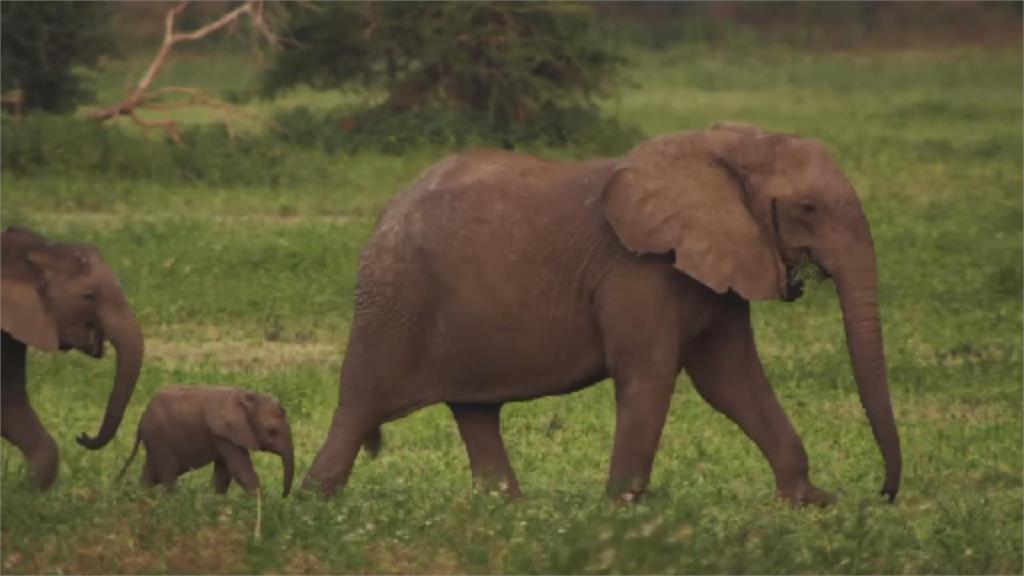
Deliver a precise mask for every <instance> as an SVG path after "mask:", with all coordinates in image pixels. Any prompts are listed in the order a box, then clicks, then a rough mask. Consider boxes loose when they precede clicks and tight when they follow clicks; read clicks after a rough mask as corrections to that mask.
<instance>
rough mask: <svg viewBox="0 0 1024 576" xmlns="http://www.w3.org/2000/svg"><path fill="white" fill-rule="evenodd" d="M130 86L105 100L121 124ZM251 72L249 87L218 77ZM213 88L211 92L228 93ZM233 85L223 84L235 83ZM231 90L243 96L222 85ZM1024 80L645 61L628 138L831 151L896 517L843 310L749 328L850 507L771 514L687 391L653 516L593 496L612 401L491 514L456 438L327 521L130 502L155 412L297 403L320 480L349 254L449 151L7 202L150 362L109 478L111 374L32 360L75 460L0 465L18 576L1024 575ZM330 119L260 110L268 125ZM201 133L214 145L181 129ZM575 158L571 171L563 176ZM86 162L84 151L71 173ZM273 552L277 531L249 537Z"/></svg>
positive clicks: (270, 500) (548, 438) (298, 503)
mask: <svg viewBox="0 0 1024 576" xmlns="http://www.w3.org/2000/svg"><path fill="white" fill-rule="evenodd" d="M237 66H238V63H237V62H236V63H232V62H230V61H229V62H220V61H218V60H200V59H190V60H184V61H182V62H180V63H178V64H176V65H175V67H174V68H171V69H170V70H169V71H168V74H170V75H172V76H173V75H180V78H181V79H182V80H181V81H188V82H195V83H203V82H205V83H206V84H205V85H207V86H210V87H212V88H225V87H229V86H225V85H224V84H223V83H226V82H237V83H238V84H240V85H244V84H245V83H247V82H249V81H250V80H251V79H250V78H249V77H248V76H246V75H245V74H242V73H239V72H237ZM125 70H126V67H125V66H121V67H116V66H115V67H114V68H113V69H112V70H110V71H108V73H107V75H106V76H105V77H104V78H103V79H102V80H103V86H105V87H106V88H105V90H107V92H106V93H107V94H116V93H117V91H118V90H119V87H120V86H121V85H122V84H123V83H124V78H125V77H126V74H127V73H126V71H125ZM228 70H230V71H231V72H227V71H228ZM218 71H220V72H218ZM225 79H227V80H225ZM218 81H220V82H222V84H217V82H218ZM1022 81H1024V78H1022V62H1021V56H1020V53H1019V51H1014V50H1011V51H1007V52H975V51H969V50H948V51H932V52H899V53H863V54H861V53H858V54H848V53H817V54H813V53H809V52H808V53H795V52H790V51H784V50H763V51H753V50H746V51H745V50H740V51H733V52H729V53H715V52H712V51H710V50H707V49H701V48H685V49H684V48H680V49H676V50H670V51H664V52H657V53H651V54H637V55H636V57H635V69H634V70H633V73H632V86H631V87H629V88H627V89H626V90H624V91H623V93H622V95H621V96H620V97H619V98H618V99H617V100H614V101H609V102H607V103H605V107H606V109H607V110H608V112H609V113H611V114H614V115H616V116H617V117H618V118H620V119H622V120H623V121H626V122H631V123H635V124H637V125H639V126H640V127H642V129H643V130H644V131H645V132H646V133H647V134H648V135H652V136H653V135H655V134H659V133H664V132H671V131H678V130H684V129H690V128H701V127H706V126H708V125H709V124H711V123H712V122H714V121H715V120H719V119H732V120H743V121H749V122H756V123H759V124H761V125H762V126H764V127H765V128H768V129H773V130H779V131H791V132H797V133H803V134H808V135H814V136H817V137H819V138H821V139H823V140H824V141H826V142H827V143H828V144H829V145H830V146H831V147H832V148H833V150H834V151H835V153H836V155H837V157H838V159H839V161H840V164H841V165H842V166H843V168H844V170H845V171H846V173H847V174H848V176H849V177H850V179H851V180H852V182H853V183H854V185H855V186H856V187H857V190H858V192H859V194H860V196H861V198H862V200H863V202H864V204H865V209H866V211H867V213H868V217H869V219H870V222H871V225H872V228H873V232H874V237H875V243H876V247H877V252H878V257H879V265H880V282H881V295H880V296H881V305H882V316H883V323H884V329H885V337H886V350H887V354H888V359H889V371H890V383H891V386H892V391H893V398H894V404H895V409H896V414H897V420H898V424H899V426H900V431H901V434H902V437H903V447H904V455H905V465H904V485H903V490H902V492H901V494H900V497H899V500H898V501H897V503H896V505H892V506H890V505H886V504H884V503H883V502H882V501H881V500H880V499H879V498H878V497H877V496H876V491H877V489H878V487H879V485H880V483H881V479H882V463H881V458H880V456H879V454H878V451H877V448H876V446H875V444H874V442H873V439H872V437H871V432H870V428H869V426H868V425H867V421H866V419H865V418H864V415H863V412H862V410H861V407H860V404H859V402H858V399H857V394H856V391H855V387H854V384H853V381H852V376H851V371H850V367H849V360H848V356H847V354H846V348H845V341H844V339H843V335H842V326H841V322H840V319H839V309H838V306H837V302H836V298H835V295H834V291H833V289H832V286H831V284H829V283H820V284H817V285H814V286H812V287H811V288H810V290H809V291H808V294H807V295H806V296H805V297H804V298H803V299H801V300H799V301H798V302H796V303H793V304H783V303H765V304H758V305H756V306H755V322H756V327H757V331H758V339H759V345H760V348H761V351H762V357H763V359H764V361H765V364H766V368H767V370H768V372H769V376H770V378H771V380H772V382H773V383H774V384H775V388H776V391H777V392H778V394H779V396H780V397H781V400H782V402H783V404H784V405H785V406H786V409H787V411H788V413H789V415H790V417H791V418H792V420H793V421H794V423H795V425H796V427H797V429H798V430H799V431H800V433H801V435H802V437H803V439H804V442H805V444H806V447H807V450H808V452H809V455H810V459H811V464H812V474H813V478H814V479H815V481H816V482H817V483H818V484H819V485H821V486H822V487H823V488H825V489H828V490H831V491H833V492H834V493H836V494H837V495H838V497H839V499H838V502H837V504H836V505H834V506H832V507H829V508H826V509H813V510H795V509H792V508H790V507H788V506H786V505H784V504H781V503H778V502H776V501H774V500H773V498H772V493H773V485H772V477H771V473H770V470H769V468H768V466H767V464H766V462H765V461H764V460H763V458H762V457H761V456H760V455H759V454H758V453H757V450H756V449H755V447H754V446H753V444H752V443H750V442H749V441H748V440H747V439H746V438H745V437H744V436H743V435H742V433H741V432H740V431H739V429H738V428H736V427H735V426H734V425H733V424H731V423H730V422H729V421H728V420H726V419H725V418H724V417H722V416H720V415H719V414H717V413H716V412H714V411H713V410H712V409H711V408H710V407H708V406H707V405H706V404H705V403H704V402H703V401H701V400H700V398H699V397H698V396H697V394H695V393H694V391H693V389H692V387H691V386H690V384H689V382H687V381H686V378H685V377H681V378H680V382H679V386H678V388H677V392H676V397H675V399H674V404H673V407H672V411H671V413H670V415H669V421H668V424H667V428H666V430H665V434H664V436H663V439H662V444H661V448H660V451H659V454H658V458H657V460H656V463H655V471H654V475H653V479H652V484H653V493H652V495H651V496H650V497H649V498H648V499H646V500H644V501H643V502H642V503H641V504H639V505H632V506H626V505H616V504H612V503H610V502H608V501H607V500H605V498H604V497H603V488H604V480H605V476H606V473H607V469H608V464H609V457H610V451H611V440H612V430H613V426H614V418H613V415H614V403H613V395H612V388H611V386H610V384H609V383H602V384H600V385H598V386H595V387H592V388H590V389H587V390H585V391H582V392H580V393H577V394H573V395H570V396H565V397H559V398H549V399H543V400H538V401H533V402H529V403H523V404H516V405H510V406H508V407H507V408H506V410H505V412H504V415H503V427H504V429H505V437H506V441H507V444H508V447H509V450H510V453H511V458H512V461H513V464H514V465H515V466H516V469H517V472H518V474H519V479H520V482H521V484H522V487H523V489H524V491H525V492H526V495H527V497H526V498H525V499H524V500H522V501H519V502H516V503H514V504H509V503H507V502H506V501H505V500H504V499H503V498H501V497H500V496H497V495H493V494H479V493H474V492H473V490H472V488H471V484H470V478H469V470H468V464H467V458H466V456H465V453H464V449H463V446H462V443H461V441H460V440H459V438H458V434H457V432H456V428H455V425H454V422H453V421H452V420H451V417H450V415H449V413H448V412H447V409H446V408H443V407H434V408H430V409H426V410H422V411H420V412H418V413H415V414H413V415H412V416H410V417H407V418H405V419H403V420H400V421H397V422H395V423H393V424H389V425H388V426H386V427H385V435H386V446H385V450H384V452H383V453H382V454H381V456H380V457H379V458H378V459H377V460H373V461H371V460H369V459H367V458H365V457H364V456H361V457H360V460H359V461H358V462H357V464H356V468H355V471H354V473H353V476H352V478H351V480H350V483H349V486H348V488H347V489H346V490H345V492H344V493H343V494H342V495H341V497H339V498H336V499H335V500H333V501H330V502H325V501H322V500H320V499H317V498H312V497H309V496H305V495H301V494H300V495H299V496H298V497H292V498H289V499H282V498H281V497H280V496H279V492H280V490H279V488H280V482H281V480H280V465H279V461H278V460H277V459H276V458H274V457H272V456H270V455H258V456H257V457H256V461H257V468H258V471H259V473H260V476H261V479H262V480H263V482H264V485H265V486H266V487H267V493H266V494H265V495H264V497H263V498H262V501H261V502H258V501H257V500H256V499H253V498H247V497H245V496H244V495H243V494H241V493H240V492H239V491H238V490H237V488H234V489H232V492H231V493H230V494H229V495H228V496H227V497H218V496H215V495H214V494H213V493H212V490H211V488H210V484H209V482H210V474H211V471H209V470H204V471H202V472H196V473H192V474H191V475H188V476H185V477H184V478H183V479H182V480H183V481H182V482H181V483H180V484H179V490H178V491H177V492H176V493H173V494H167V493H164V492H162V491H154V492H145V491H143V490H141V489H140V488H138V487H137V486H136V481H135V478H136V477H137V475H138V469H139V463H138V462H136V463H135V464H134V467H133V468H132V469H131V470H130V472H129V475H130V477H131V479H130V480H128V479H126V480H124V481H123V482H121V483H116V482H115V479H114V476H115V474H116V473H117V470H118V469H119V468H120V465H121V463H122V462H123V461H124V459H125V458H126V457H127V454H128V452H129V449H130V448H131V443H132V441H133V437H134V429H135V424H136V422H137V420H138V417H139V415H140V414H141V411H142V409H143V408H144V406H145V404H146V401H147V400H148V399H149V398H150V396H151V395H152V394H153V392H154V391H155V390H156V389H157V388H159V387H161V386H164V385H167V384H171V383H190V384H199V383H219V384H227V385H234V386H241V387H247V388H253V389H258V390H263V391H268V392H272V393H274V394H276V395H277V396H278V397H279V398H280V399H281V400H282V402H283V404H284V405H285V406H286V407H287V409H288V411H289V414H290V417H291V420H292V425H293V428H294V435H295V440H296V447H297V457H296V469H297V474H298V475H299V476H300V478H299V479H301V475H302V474H304V473H305V470H306V469H307V467H308V466H309V464H310V462H311V461H312V458H313V456H314V454H315V452H316V450H317V449H318V448H319V446H320V443H321V442H322V441H323V438H324V436H325V433H326V430H327V425H328V423H329V421H330V417H331V414H332V411H333V408H334V406H335V403H336V400H337V375H338V367H339V364H340V360H341V356H342V351H343V349H344V346H345V343H346V340H347V334H348V326H349V322H350V320H351V314H352V312H351V310H352V289H353V285H354V281H355V269H356V262H357V258H358V253H359V249H360V246H361V245H362V244H363V243H364V242H365V241H366V239H367V238H368V236H369V234H370V232H371V229H372V226H373V222H374V219H375V217H376V214H377V213H378V212H379V211H380V210H381V209H382V208H383V206H384V205H385V203H386V202H387V200H388V198H389V197H390V196H391V195H392V194H394V193H395V192H396V191H397V190H398V189H399V188H400V187H401V186H402V185H403V184H404V183H406V182H408V181H410V180H411V179H412V178H413V177H414V176H415V175H416V174H417V173H418V172H419V171H420V170H421V169H422V168H423V167H425V166H427V165H429V164H430V163H432V162H434V161H436V160H438V159H439V158H440V157H442V156H443V155H444V153H445V152H446V151H445V150H440V149H426V150H417V151H414V152H411V153H408V154H405V155H403V156H401V157H398V156H385V155H375V154H360V155H354V156H344V155H338V156H333V157H330V158H325V157H321V156H320V155H318V154H316V153H314V152H303V153H302V154H304V156H300V157H299V158H298V160H296V159H292V160H291V161H292V162H293V164H294V165H295V166H297V167H301V170H299V169H297V170H296V172H295V175H294V179H293V180H291V181H289V182H288V183H287V184H285V185H280V186H277V187H272V188H260V187H244V188H243V187H235V188H232V187H217V188H213V187H209V186H203V185H196V186H183V185H180V184H167V183H162V182H155V181H144V180H143V181H140V180H138V179H135V180H131V181H128V180H121V179H118V178H117V177H116V176H105V177H99V176H89V175H75V174H59V173H58V174H54V173H38V174H31V175H22V176H14V175H11V174H4V175H3V177H2V186H3V199H2V200H3V211H2V219H3V224H4V225H7V224H12V223H20V224H27V225H30V226H33V227H35V228H37V229H38V230H40V231H42V232H44V233H46V234H48V235H51V236H53V237H56V238H61V239H75V240H79V239H80V240H87V241H89V242H93V243H95V244H96V245H98V246H99V247H101V249H102V251H103V253H104V254H105V256H106V258H107V260H108V261H109V262H111V263H112V265H113V266H114V268H115V269H116V270H117V271H118V272H119V275H120V278H121V281H122V283H123V285H124V288H125V290H126V292H127V293H128V295H129V299H130V300H131V302H132V304H133V306H134V308H135V310H136V313H137V316H138V318H139V319H140V321H141V323H142V325H143V328H144V330H145V332H146V336H147V360H146V363H145V365H144V368H143V374H142V378H141V380H140V383H139V386H138V389H137V391H136V393H135V397H134V399H133V402H132V405H131V407H130V409H129V412H128V414H127V416H126V418H125V423H124V425H123V426H122V430H121V433H120V434H119V435H118V437H117V438H116V439H115V441H114V442H112V444H111V445H110V446H109V447H107V448H106V449H104V450H102V451H98V452H89V451H86V450H83V449H81V448H80V447H78V446H77V445H76V444H75V442H74V436H75V435H76V434H77V433H79V432H83V431H88V432H93V431H94V430H95V429H96V427H97V426H98V423H99V420H100V416H101V412H102V409H103V405H104V402H105V399H106V395H107V393H108V391H109V388H110V382H111V379H112V372H113V360H112V355H111V357H110V358H108V359H106V360H103V361H100V362H97V361H93V360H90V359H88V358H86V357H84V356H82V355H80V354H53V355H46V354H41V353H32V354H31V357H30V385H29V390H30V394H31V395H32V397H33V400H34V403H35V405H36V407H37V409H38V410H39V412H40V414H41V416H42V418H43V420H44V422H45V423H46V425H47V426H48V427H49V429H50V430H51V431H52V432H53V433H54V435H55V436H56V438H57V440H58V443H59V444H60V447H61V450H62V458H63V460H62V465H61V475H60V478H59V480H58V482H57V484H56V486H55V488H54V489H53V490H52V491H51V492H49V493H45V494H40V493H37V492H36V491H35V490H34V489H33V488H32V487H31V486H30V485H29V484H28V482H27V481H26V480H25V470H24V465H23V462H22V459H21V457H20V454H19V453H18V452H17V451H16V450H13V449H12V448H11V447H10V445H9V444H6V443H5V444H4V445H3V462H2V466H3V471H2V474H3V475H2V481H3V484H2V493H0V497H2V502H0V503H2V513H3V514H2V542H0V546H2V550H0V568H2V571H3V572H4V573H25V572H57V571H60V572H65V573H66V572H73V573H94V572H105V573H110V572H134V573H139V572H200V573H210V572H244V573H253V572H292V573H297V572H326V571H329V572H374V573H407V572H427V573H449V572H473V573H482V572H541V573H608V572H616V573H623V572H630V573H637V572H640V573H709V572H726V571H727V572H745V573H778V572H804V573H806V572H810V573H958V574H966V573H1021V572H1022V570H1024V565H1022V554H1024V552H1022V537H1024V533H1022V504H1024V500H1022V496H1024V487H1022V482H1024V477H1022V445H1021V439H1022V414H1021V409H1022V408H1021V406H1022V405H1021V401H1022V370H1021V366H1022V364H1021V363H1022V356H1021V345H1022V341H1021V340H1022V325H1021V313H1022V310H1021V287H1022V248H1021V242H1022V235H1021V231H1022V199H1021V186H1022V165H1021V158H1022V153H1024V150H1022V104H1021V102H1022V89H1021V85H1022ZM330 98H332V97H329V96H320V95H314V94H308V93H302V94H298V95H292V96H289V97H288V100H285V101H278V102H257V103H254V104H253V105H252V106H253V107H254V108H255V109H257V110H261V111H266V110H269V109H271V108H273V107H275V106H285V105H288V104H294V103H297V102H301V101H304V99H308V100H309V101H310V102H316V103H319V104H317V105H320V104H323V103H324V102H327V101H329V100H330ZM183 119H184V120H191V121H202V120H203V119H204V117H202V116H199V115H197V116H192V117H183ZM548 152H551V153H552V154H556V155H559V156H573V155H575V154H576V152H575V151H573V150H560V151H548ZM69 153H74V152H73V151H70V152H69ZM257 522H259V523H258V524H257Z"/></svg>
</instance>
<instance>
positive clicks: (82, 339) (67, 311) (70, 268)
mask: <svg viewBox="0 0 1024 576" xmlns="http://www.w3.org/2000/svg"><path fill="white" fill-rule="evenodd" d="M2 246H3V262H2V269H3V286H2V289H3V292H2V300H3V310H2V323H3V330H4V331H6V332H8V333H9V334H10V335H11V336H13V337H14V338H16V339H18V340H21V341H22V342H24V343H26V344H28V345H30V346H33V347H35V348H38V349H40V350H46V351H52V350H58V349H60V350H69V349H71V348H76V349H78V350H81V351H82V352H84V353H86V354H88V355H89V356H92V357H95V358H99V357H101V356H103V344H104V341H105V340H106V339H109V340H110V342H111V343H112V344H113V345H114V348H116V349H117V371H116V374H115V377H114V388H113V390H112V391H111V393H110V397H109V399H108V401H107V410H106V413H105V414H104V417H103V424H102V425H101V426H100V431H99V433H98V434H97V435H96V436H95V437H89V436H87V435H85V434H81V435H79V436H78V438H77V440H78V443H79V444H81V445H82V446H85V447H86V448H90V449H98V448H102V447H103V446H105V445H106V444H107V443H108V442H110V440H111V439H112V438H113V437H114V434H116V433H117V429H118V427H119V426H120V424H121V418H122V417H123V416H124V410H125V408H126V407H127V405H128V401H129V400H130V399H131V396H132V392H133V391H134V390H135V384H136V382H137V381H138V377H139V370H140V369H141V366H142V355H143V348H144V347H143V338H142V330H141V329H140V328H139V324H138V322H136V321H135V317H134V316H133V315H132V310H131V307H129V305H128V301H127V300H126V299H125V296H124V293H123V292H122V291H121V286H120V285H119V284H118V281H117V278H116V277H115V276H114V273H113V272H112V271H111V270H110V267H109V266H108V265H107V263H106V262H104V261H103V258H102V257H101V256H100V254H99V252H98V251H97V250H96V249H95V248H93V247H92V246H89V245H85V244H64V243H56V242H49V241H47V240H46V239H45V238H43V237H42V236H40V235H38V234H35V233H34V232H31V231H29V230H25V229H23V228H14V227H11V228H8V229H7V230H5V231H4V232H3V241H2Z"/></svg>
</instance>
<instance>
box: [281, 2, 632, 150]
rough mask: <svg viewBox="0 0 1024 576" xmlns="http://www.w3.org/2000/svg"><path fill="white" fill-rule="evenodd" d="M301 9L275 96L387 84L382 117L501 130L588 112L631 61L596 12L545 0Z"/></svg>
mask: <svg viewBox="0 0 1024 576" xmlns="http://www.w3.org/2000/svg"><path fill="white" fill-rule="evenodd" d="M314 7H315V9H314V10H308V9H306V10H295V11H294V14H293V18H292V21H291V25H290V32H291V38H292V40H293V42H292V43H285V44H282V50H281V51H279V52H278V53H277V54H275V56H274V59H273V61H272V64H271V66H270V67H269V69H268V70H267V72H266V73H265V76H264V82H263V86H264V90H265V92H266V93H267V94H268V95H272V94H275V93H276V92H278V91H281V90H284V89H287V88H290V87H293V86H296V85H300V84H307V85H310V86H313V87H315V88H321V89H330V88H339V87H344V86H347V85H349V84H351V83H354V82H362V83H364V84H366V85H370V86H382V87H384V88H385V89H386V90H387V95H388V96H387V99H386V101H385V102H383V103H382V104H381V105H380V107H379V108H378V110H379V109H385V110H388V111H391V112H394V113H402V112H405V111H410V110H414V109H417V108H424V107H437V106H440V107H442V108H446V109H449V110H457V111H460V112H464V113H466V114H467V115H468V116H471V117H473V118H475V119H477V120H478V121H480V122H483V123H485V124H487V126H489V127H490V128H493V129H497V130H499V131H501V130H504V129H508V128H512V127H515V126H517V125H522V124H525V123H528V122H531V121H535V120H536V119H537V118H540V117H547V118H551V117H553V116H554V115H553V114H552V112H553V111H557V110H562V109H569V108H580V107H588V106H591V105H592V104H593V98H594V96H596V95H600V94H603V93H606V92H607V90H608V88H609V87H610V86H611V83H612V81H613V80H614V78H615V72H616V71H617V70H618V68H619V66H620V65H621V64H622V63H623V59H622V58H621V57H619V56H618V55H616V54H615V53H614V52H612V51H611V50H609V49H608V48H607V46H606V43H605V38H604V37H603V36H602V35H601V34H600V31H599V30H598V29H597V26H596V20H595V18H594V16H593V14H592V11H591V9H590V7H589V6H587V5H584V4H575V3H542V2H494V3H490V2H412V3H405V2H401V3H390V2H384V3H359V4H356V3H348V2H340V3H325V4H315V5H314Z"/></svg>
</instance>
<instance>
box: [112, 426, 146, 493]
mask: <svg viewBox="0 0 1024 576" xmlns="http://www.w3.org/2000/svg"><path fill="white" fill-rule="evenodd" d="M140 442H142V434H139V433H136V434H135V446H132V453H131V454H130V455H129V456H128V461H127V462H125V463H124V466H122V467H121V471H120V472H118V473H117V480H116V481H117V482H120V481H121V478H122V477H124V473H125V472H126V471H127V470H128V466H129V465H130V464H131V463H132V460H135V455H136V454H138V452H139V443H140Z"/></svg>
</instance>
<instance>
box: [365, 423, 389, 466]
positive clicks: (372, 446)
mask: <svg viewBox="0 0 1024 576" xmlns="http://www.w3.org/2000/svg"><path fill="white" fill-rule="evenodd" d="M383 445H384V437H383V436H382V435H381V433H380V426H377V427H376V428H374V429H373V431H372V432H370V433H369V434H368V435H367V436H366V441H365V442H363V450H366V453H367V454H369V455H370V458H376V457H377V454H380V449H381V447H382V446H383Z"/></svg>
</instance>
